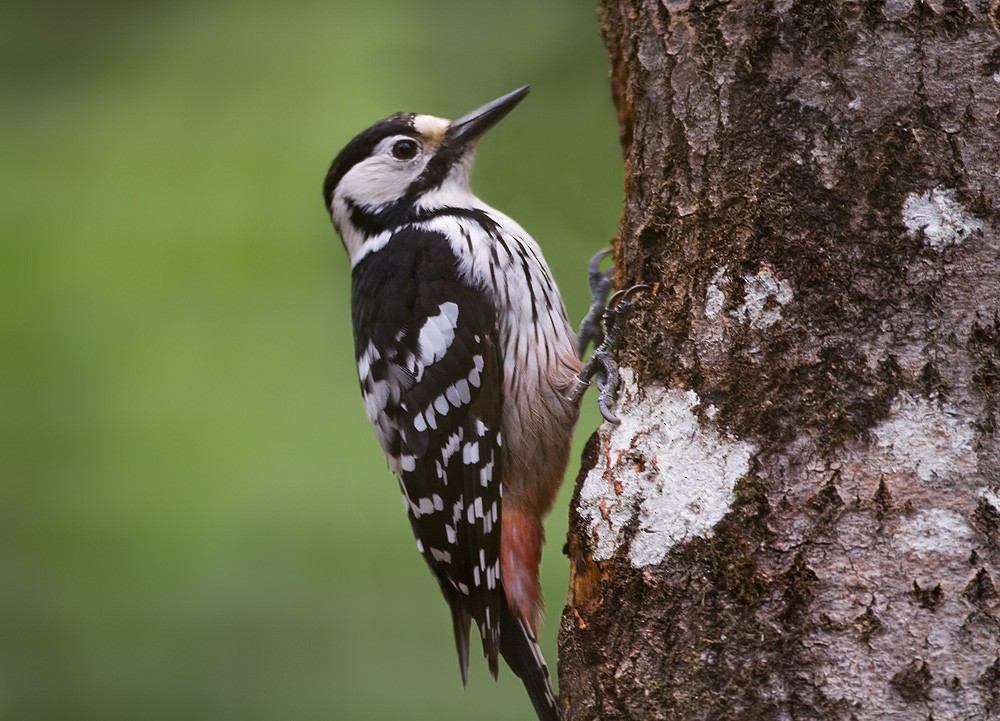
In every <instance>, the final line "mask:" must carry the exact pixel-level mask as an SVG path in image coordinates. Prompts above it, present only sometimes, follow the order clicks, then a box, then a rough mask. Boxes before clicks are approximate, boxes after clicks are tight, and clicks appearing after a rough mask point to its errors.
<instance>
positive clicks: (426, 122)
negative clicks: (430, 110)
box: [413, 115, 451, 142]
mask: <svg viewBox="0 0 1000 721" xmlns="http://www.w3.org/2000/svg"><path fill="white" fill-rule="evenodd" d="M449 125H451V122H450V121H448V120H445V119H444V118H437V117H434V116H433V115H415V116H414V117H413V129H414V130H416V131H417V132H418V133H420V134H421V135H423V136H424V137H425V138H427V139H428V140H431V141H433V142H440V141H441V140H442V139H444V133H445V131H446V130H447V129H448V126H449Z"/></svg>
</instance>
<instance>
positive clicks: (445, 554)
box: [431, 547, 451, 563]
mask: <svg viewBox="0 0 1000 721" xmlns="http://www.w3.org/2000/svg"><path fill="white" fill-rule="evenodd" d="M431 556H432V557H433V558H434V560H435V561H437V562H439V563H451V552H450V551H439V550H438V549H436V548H433V547H432V548H431Z"/></svg>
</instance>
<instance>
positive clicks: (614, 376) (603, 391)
mask: <svg viewBox="0 0 1000 721" xmlns="http://www.w3.org/2000/svg"><path fill="white" fill-rule="evenodd" d="M598 362H599V363H600V370H599V371H598V373H597V390H598V394H597V407H598V408H599V409H600V411H601V415H602V416H604V420H606V421H607V422H608V423H613V424H614V425H618V424H619V423H621V422H622V421H621V419H620V418H619V417H618V416H616V415H615V414H614V413H613V412H612V411H611V409H610V407H609V406H610V404H612V403H614V401H615V397H616V396H617V395H618V387H619V386H620V385H621V376H619V374H618V364H617V363H615V361H614V359H612V358H611V356H610V355H609V354H605V353H601V355H600V358H599V359H598Z"/></svg>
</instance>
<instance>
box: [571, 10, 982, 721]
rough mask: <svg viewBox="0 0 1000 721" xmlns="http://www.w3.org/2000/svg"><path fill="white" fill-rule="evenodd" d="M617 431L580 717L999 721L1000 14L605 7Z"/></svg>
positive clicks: (586, 635) (574, 653) (592, 564)
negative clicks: (618, 310) (617, 172)
mask: <svg viewBox="0 0 1000 721" xmlns="http://www.w3.org/2000/svg"><path fill="white" fill-rule="evenodd" d="M600 16H601V27H602V32H603V35H604V39H605V43H606V45H607V48H608V53H609V56H610V62H611V83H612V90H613V95H614V99H615V102H616V105H617V109H618V115H619V122H620V129H621V143H622V148H623V152H624V155H625V159H626V194H627V199H626V207H625V210H624V213H623V217H622V221H621V233H620V241H619V245H618V247H617V249H616V250H617V254H616V256H617V264H618V266H617V267H618V275H619V278H618V280H619V284H620V285H621V286H627V285H630V284H633V283H637V282H645V283H655V284H656V289H655V292H654V293H651V294H649V295H647V297H645V298H643V299H641V300H640V301H639V302H638V303H637V304H636V306H635V307H634V308H633V309H632V311H631V312H630V313H629V315H628V317H627V319H625V321H623V322H625V323H626V326H625V327H626V329H627V333H626V335H627V337H628V338H629V339H630V340H631V342H628V343H626V344H624V345H623V347H622V348H621V349H620V360H621V362H622V364H623V366H624V368H625V373H624V384H623V388H622V393H621V397H620V399H619V406H618V408H617V412H618V414H619V415H620V416H621V417H622V419H623V423H622V424H621V425H620V426H618V427H611V426H608V425H605V426H603V427H602V428H601V429H600V431H599V432H598V433H595V435H594V436H593V437H592V438H591V440H590V443H589V444H588V446H587V449H586V451H585V453H584V458H583V468H582V470H581V473H580V476H579V478H578V479H577V487H576V494H575V497H574V499H573V505H572V509H571V528H570V542H569V552H570V559H571V562H570V565H571V573H572V577H571V587H570V596H569V600H568V605H567V607H566V610H565V612H564V614H563V617H562V625H561V630H560V663H559V677H560V687H561V692H562V699H563V703H564V706H565V710H566V718H567V719H570V720H577V719H601V720H602V721H612V720H614V719H642V720H643V721H649V720H653V719H684V720H685V721H690V720H694V719H712V720H713V721H717V720H720V719H753V720H766V719H824V720H826V719H844V720H847V719H931V718H933V719H937V720H938V721H940V720H942V719H985V718H1000V656H998V648H1000V594H998V591H997V584H1000V439H998V434H997V414H998V412H1000V232H998V211H997V208H998V207H1000V204H998V202H1000V155H998V150H997V149H998V147H1000V117H998V107H1000V42H998V25H1000V9H998V7H997V4H996V3H995V2H976V1H975V0H925V1H923V2H921V1H920V0H895V1H892V0H889V1H886V2H846V1H839V0H802V1H799V2H794V1H792V0H785V1H780V0H775V1H774V2H765V1H763V0H746V1H745V2H736V1H734V2H680V1H675V2H670V1H668V0H663V1H662V2H656V1H655V0H632V1H631V2H630V1H629V0H606V1H605V2H604V3H603V5H602V7H601V12H600Z"/></svg>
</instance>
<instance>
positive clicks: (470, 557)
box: [352, 227, 506, 681]
mask: <svg viewBox="0 0 1000 721" xmlns="http://www.w3.org/2000/svg"><path fill="white" fill-rule="evenodd" d="M352 305H353V316H354V334H355V349H356V354H357V361H358V374H359V377H360V380H361V389H362V393H363V396H364V402H365V409H366V412H367V414H368V417H369V420H371V423H372V426H373V427H374V429H375V432H376V435H377V436H378V438H379V441H380V443H381V444H382V448H383V450H384V451H385V453H386V457H387V458H388V460H389V465H390V467H391V468H392V469H393V471H395V473H396V475H397V477H398V478H399V483H400V487H401V488H402V492H403V496H404V499H405V503H406V509H407V514H408V516H409V519H410V523H411V524H412V527H413V532H414V534H415V536H416V539H417V547H418V548H419V550H420V552H421V553H422V554H423V556H424V559H425V560H426V561H427V563H428V565H429V566H430V568H431V570H432V571H433V572H434V574H435V576H436V577H437V579H438V582H439V583H440V585H441V590H442V592H443V593H444V595H445V598H446V599H447V600H448V603H449V605H450V606H451V610H452V617H453V621H454V628H455V641H456V645H457V646H458V652H459V659H460V663H461V667H462V678H463V681H466V680H467V674H468V644H469V639H468V633H469V621H470V619H474V620H475V621H476V623H477V626H478V628H479V630H480V634H481V636H482V638H483V650H484V653H485V655H486V657H487V659H488V661H489V666H490V670H491V671H492V673H493V675H494V676H496V674H497V668H498V664H497V654H498V652H499V645H500V643H499V629H500V613H501V608H502V606H501V604H505V603H506V601H505V600H504V598H503V590H502V587H501V584H500V517H501V483H500V481H501V478H502V476H501V469H500V455H501V454H500V444H501V443H502V438H501V436H500V421H501V415H502V396H501V382H502V377H501V372H502V371H501V369H502V365H501V363H500V356H499V345H498V340H497V323H496V315H495V310H494V309H493V307H492V305H491V304H490V303H489V302H487V300H486V299H485V298H484V296H483V295H482V293H481V292H480V291H479V290H478V289H477V288H474V287H472V286H470V285H469V284H467V283H466V282H465V281H464V280H463V278H462V276H461V274H460V271H459V267H458V261H457V259H456V257H455V255H454V253H453V252H452V251H451V248H450V246H449V244H448V241H447V240H446V239H445V238H444V236H442V235H440V234H438V233H434V232H430V231H424V230H419V229H415V228H412V227H410V228H403V229H401V230H398V231H396V233H395V235H394V236H393V237H392V238H391V239H389V241H388V242H387V243H386V244H385V245H384V246H383V247H382V248H380V249H379V250H377V251H374V252H371V253H369V254H368V255H366V256H365V257H363V258H362V259H361V260H360V261H359V262H358V263H357V264H356V265H355V268H354V271H353V289H352Z"/></svg>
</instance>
